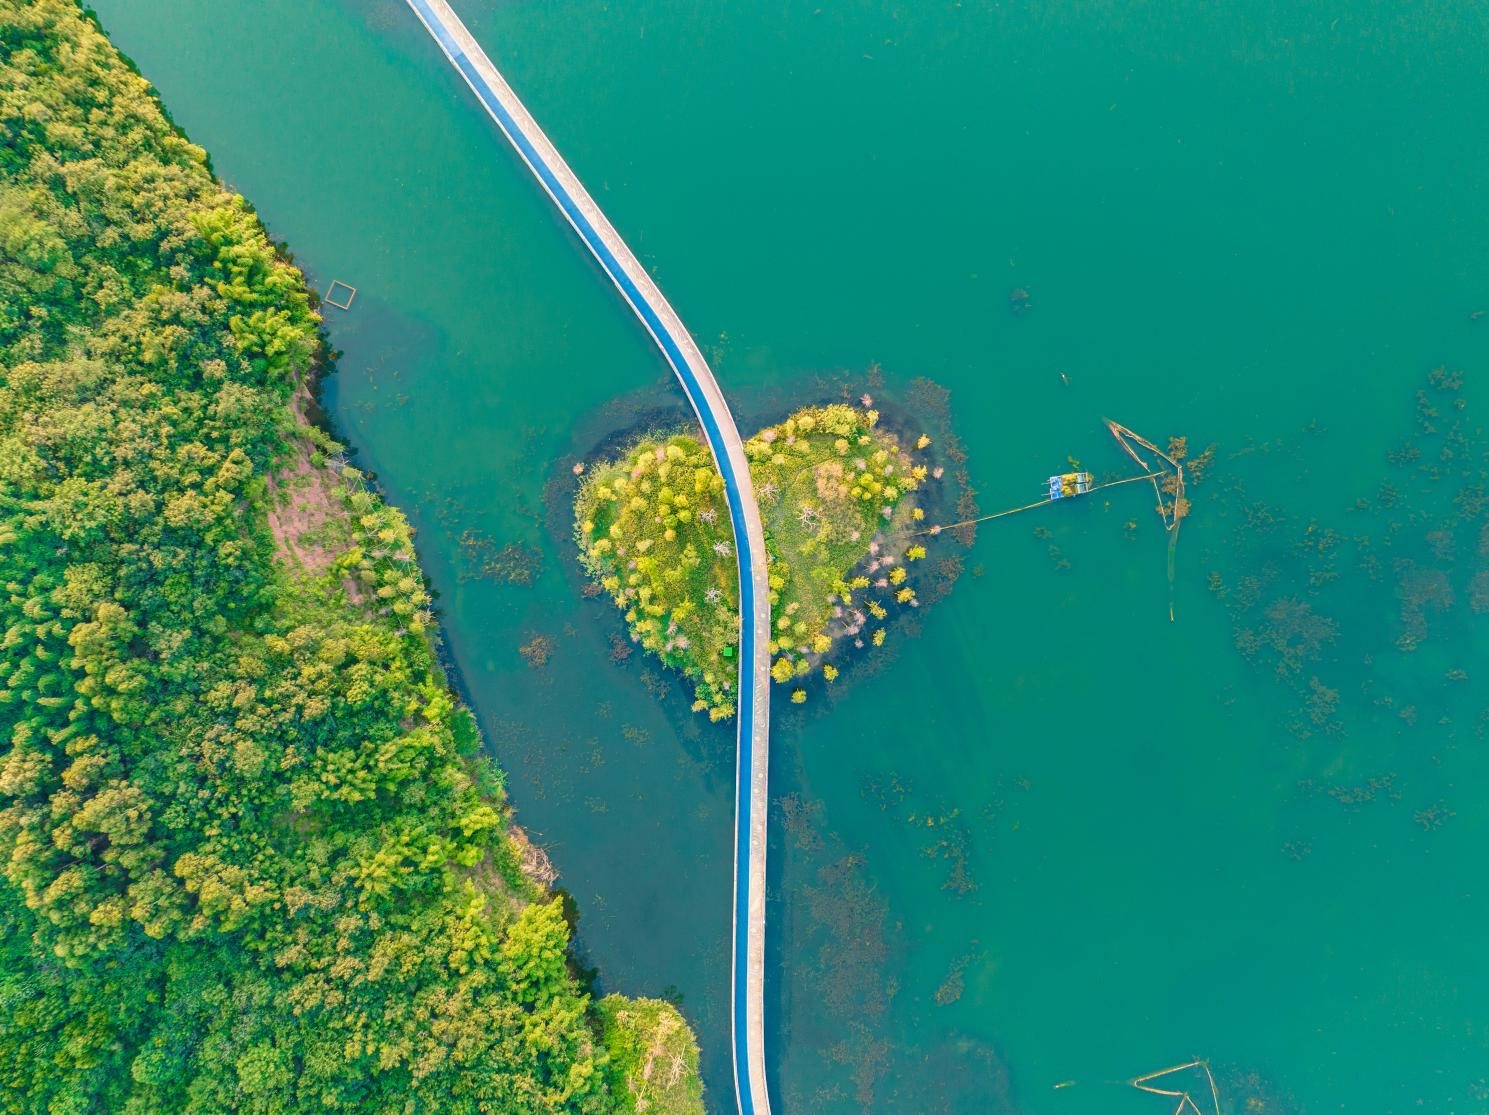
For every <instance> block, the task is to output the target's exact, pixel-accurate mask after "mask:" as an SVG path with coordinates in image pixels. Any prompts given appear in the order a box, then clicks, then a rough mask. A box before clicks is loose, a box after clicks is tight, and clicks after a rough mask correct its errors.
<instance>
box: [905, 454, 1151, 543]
mask: <svg viewBox="0 0 1489 1115" xmlns="http://www.w3.org/2000/svg"><path fill="white" fill-rule="evenodd" d="M1162 475H1163V472H1162V471H1161V470H1160V471H1158V472H1147V473H1144V474H1143V475H1142V476H1128V477H1125V478H1124V479H1122V480H1113V481H1110V482H1109V483H1106V484H1097V485H1096V487H1094V488H1092V489H1091V490H1090V491H1087V492H1082V493H1081V495H1091V494H1093V493H1095V492H1099V491H1102V490H1103V489H1105V488H1120V487H1121V486H1122V485H1123V484H1136V483H1137V482H1138V481H1140V480H1153V479H1154V478H1155V477H1159V476H1162ZM1073 498H1074V497H1073V496H1061V497H1059V499H1042V500H1040V501H1039V502H1038V503H1026V504H1024V506H1022V507H1013V508H1010V509H1009V510H1007V511H998V512H995V513H994V514H992V515H980V516H978V517H977V518H975V519H963V520H962V521H961V522H959V523H943V524H942V525H941V526H934V527H931V528H929V529H927V530H918V531H916V532H915V533H914V534H912V535H911V537H912V538H920V537H923V536H924V535H927V534H940V533H941V532H942V531H943V530H955V529H956V528H957V527H969V526H972V525H973V524H974V523H986V522H989V521H991V520H993V519H1001V518H1003V517H1004V516H1005V515H1017V514H1018V513H1019V512H1020V511H1032V510H1034V508H1036V507H1044V506H1046V505H1047V504H1051V503H1059V502H1060V499H1073Z"/></svg>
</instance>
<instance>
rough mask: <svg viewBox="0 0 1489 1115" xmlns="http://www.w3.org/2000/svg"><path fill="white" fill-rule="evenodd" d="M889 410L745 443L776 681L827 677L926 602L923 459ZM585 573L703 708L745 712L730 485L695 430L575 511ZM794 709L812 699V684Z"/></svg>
mask: <svg viewBox="0 0 1489 1115" xmlns="http://www.w3.org/2000/svg"><path fill="white" fill-rule="evenodd" d="M878 419H879V416H878V414H877V413H876V412H875V411H873V410H867V409H862V410H861V409H859V408H856V407H851V406H847V405H844V404H833V405H829V406H822V407H811V408H808V409H805V410H800V411H797V412H796V413H795V414H793V415H791V417H789V418H787V419H786V420H785V421H784V422H781V423H779V424H778V425H774V426H768V427H766V428H765V429H763V430H761V431H760V432H759V433H757V434H755V435H754V436H753V437H752V438H750V439H749V440H748V441H747V442H745V455H746V456H747V457H748V458H749V462H750V477H751V479H752V480H753V481H754V486H755V497H756V499H757V500H758V501H759V504H760V514H761V518H762V520H763V521H764V525H765V544H766V549H767V551H768V552H769V557H770V567H769V572H770V604H771V624H772V634H773V636H774V638H773V639H772V641H771V644H770V652H771V655H772V657H773V659H774V661H773V665H772V668H771V676H772V677H774V678H775V680H776V681H777V682H779V683H781V684H789V683H791V682H792V681H794V680H798V679H804V678H806V676H807V675H809V674H811V673H812V672H813V671H820V673H821V675H822V677H823V678H824V679H825V680H827V681H829V682H831V681H832V680H833V679H834V678H836V677H837V674H838V671H837V668H836V667H835V666H834V665H833V664H832V663H831V662H829V661H828V660H827V656H828V655H829V654H831V653H832V651H833V649H834V647H836V646H837V645H838V644H839V642H840V640H843V639H851V640H853V642H854V643H855V645H857V646H860V647H861V646H863V645H864V642H865V638H864V633H865V629H866V628H867V629H868V640H869V641H872V642H873V643H874V645H876V646H877V645H879V644H882V643H883V642H884V635H885V632H884V627H883V626H882V621H883V620H884V619H885V618H886V617H887V615H888V609H889V608H890V607H892V606H895V605H901V606H912V607H913V606H915V605H916V604H917V601H916V599H915V590H914V589H913V588H911V587H910V586H909V585H908V584H906V583H905V582H906V576H907V575H906V571H905V566H904V563H905V562H906V561H915V560H917V559H919V558H923V557H924V556H925V548H924V547H923V546H920V545H917V544H915V541H914V532H915V531H916V529H917V526H916V524H917V523H918V522H919V521H920V520H921V519H922V518H923V517H924V512H923V511H922V510H921V508H920V507H919V506H918V505H917V503H916V499H915V492H916V491H917V489H919V488H920V487H921V485H922V484H923V483H924V482H925V481H926V480H927V479H928V478H929V468H928V466H927V465H926V464H925V463H923V462H922V461H919V460H917V459H916V456H915V454H917V453H919V452H921V451H924V450H925V448H926V447H927V446H928V445H929V444H930V438H929V437H927V436H925V435H923V434H922V435H921V436H920V437H919V438H918V439H917V441H916V442H915V444H914V446H910V447H907V446H904V445H902V444H900V439H899V438H898V437H897V436H896V435H895V434H894V433H893V432H891V431H888V430H885V429H883V428H881V427H880V426H879V425H878ZM574 509H575V537H576V540H577V541H578V543H579V549H580V560H581V562H582V564H583V565H584V568H585V570H586V571H587V572H588V573H589V574H590V576H592V577H593V578H594V579H595V581H596V582H597V583H599V584H600V585H601V586H603V588H604V589H605V591H606V592H608V593H609V594H610V596H611V599H613V600H614V601H615V603H616V605H617V606H618V607H619V608H621V609H622V610H623V611H624V612H625V617H626V622H627V624H628V625H629V626H630V629H631V636H632V638H634V639H635V640H636V641H637V642H639V643H640V644H641V645H642V646H643V647H645V648H646V649H647V650H649V651H651V652H652V653H653V654H656V655H657V656H658V657H659V658H661V659H662V661H663V662H665V663H666V664H667V665H669V666H673V667H675V668H677V669H679V670H681V671H682V672H683V673H684V674H685V675H687V677H688V678H689V679H691V681H692V682H693V685H694V690H695V698H696V699H695V701H694V703H693V708H694V710H695V711H698V712H703V711H705V710H706V711H707V712H708V714H709V717H710V718H711V719H713V720H723V719H726V718H728V717H730V716H732V715H733V714H734V710H735V696H736V694H735V680H734V679H735V677H736V675H737V673H738V657H737V655H738V640H739V593H738V581H737V577H738V573H737V567H736V558H735V554H734V532H733V530H732V528H731V526H730V523H729V511H728V508H727V506H726V505H725V502H724V481H723V478H722V477H721V476H720V475H719V471H718V469H717V467H715V465H714V460H713V457H712V455H711V454H710V453H709V451H708V447H707V445H705V444H704V442H703V441H702V440H701V438H700V437H698V436H697V435H696V434H695V433H690V432H675V433H670V434H668V433H654V434H650V435H647V436H645V437H642V438H640V439H638V440H637V441H636V442H634V443H633V444H632V445H630V446H629V447H628V448H627V449H626V450H625V451H624V452H622V453H621V454H620V455H619V456H617V457H616V458H615V459H613V460H610V461H605V462H601V463H600V464H598V465H596V466H594V467H592V468H591V469H589V470H588V472H587V473H586V474H585V476H584V479H583V481H582V482H581V484H580V487H579V493H578V496H577V497H576V499H575V504H574ZM791 699H792V700H793V701H796V702H798V703H800V702H802V701H805V700H806V690H805V689H804V688H802V687H801V686H800V684H798V685H797V686H796V687H795V688H794V689H793V691H792V694H791Z"/></svg>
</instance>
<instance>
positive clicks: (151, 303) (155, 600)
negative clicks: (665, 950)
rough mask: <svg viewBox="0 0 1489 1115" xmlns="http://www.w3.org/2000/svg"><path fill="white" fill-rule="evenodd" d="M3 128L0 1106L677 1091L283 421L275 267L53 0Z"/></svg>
mask: <svg viewBox="0 0 1489 1115" xmlns="http://www.w3.org/2000/svg"><path fill="white" fill-rule="evenodd" d="M0 129H3V135H4V137H5V139H4V142H3V143H0V871H3V875H0V1110H4V1111H6V1112H16V1113H21V1112H26V1113H30V1112H48V1113H53V1115H58V1113H64V1112H65V1113H72V1115H84V1113H92V1112H98V1113H103V1112H110V1113H126V1115H129V1113H136V1115H146V1113H149V1115H155V1113H161V1112H214V1113H215V1112H223V1111H237V1112H256V1113H274V1112H298V1111H311V1110H317V1111H319V1110H325V1111H341V1112H364V1111H365V1112H374V1111H375V1112H405V1113H414V1112H493V1113H495V1112H500V1113H515V1112H558V1111H565V1112H568V1111H575V1112H608V1111H641V1110H646V1111H650V1112H659V1111H666V1112H679V1113H681V1112H698V1111H701V1110H702V1104H701V1096H700V1087H699V1083H698V1078H697V1047H696V1045H695V1043H694V1041H693V1038H692V1035H691V1034H690V1033H689V1031H688V1029H687V1026H686V1024H685V1023H684V1022H683V1021H682V1019H681V1017H680V1016H679V1015H678V1014H677V1012H676V1011H675V1009H674V1008H673V1007H672V1006H670V1005H669V1004H666V1003H661V1002H641V1003H632V1002H629V1001H626V1000H621V999H617V998H614V997H611V998H609V999H606V1000H605V1001H604V1002H603V1003H595V1002H593V1001H592V999H591V997H590V996H589V995H588V993H587V992H586V990H585V989H584V987H583V986H582V985H581V983H580V982H578V981H577V980H576V979H575V978H574V976H573V974H572V973H571V970H570V964H569V962H568V958H567V946H568V939H569V929H568V925H567V923H566V920H565V917H564V914H563V910H562V908H561V905H560V904H559V903H558V902H557V901H556V900H553V899H551V898H550V896H549V895H548V894H547V893H546V891H544V890H543V889H542V888H541V887H540V886H539V885H538V884H537V883H535V882H534V881H533V879H532V877H531V875H530V874H529V873H528V872H525V871H524V860H526V859H530V858H531V856H532V854H533V853H532V851H531V849H530V846H528V845H526V844H525V842H523V841H522V840H521V839H519V837H518V835H517V833H516V830H515V829H514V828H513V826H512V825H511V822H510V816H509V812H510V811H509V809H508V807H507V805H506V804H505V802H504V798H503V791H502V775H501V772H500V771H499V770H498V769H497V768H496V767H495V766H494V765H493V764H492V763H491V762H490V761H489V760H488V759H487V758H486V756H485V755H484V753H483V750H482V746H481V739H480V735H479V733H478V731H477V728H476V724H475V721H474V719H473V717H472V716H471V714H470V713H469V712H468V711H467V710H466V709H465V708H463V707H462V706H461V705H460V703H459V702H458V701H457V700H456V698H455V697H454V696H453V695H452V693H451V691H450V689H449V687H448V685H447V684H446V682H445V680H444V677H443V675H442V673H441V670H440V668H439V665H438V661H437V658H436V648H435V644H434V639H435V625H434V620H433V617H432V615H431V610H430V607H431V605H430V596H429V593H428V590H427V589H426V587H425V583H424V579H423V577H422V575H421V573H420V570H419V567H418V565H417V563H416V560H415V553H414V547H413V542H412V538H411V536H410V531H409V527H408V525H407V523H406V522H405V520H404V519H403V517H402V516H401V515H400V514H399V513H398V512H397V511H396V510H395V509H393V508H391V507H389V506H387V505H385V504H384V503H383V502H382V500H381V499H380V498H379V497H378V495H377V494H376V492H375V491H373V490H372V489H371V488H370V487H369V485H368V484H367V482H366V480H365V478H364V477H363V476H362V475H361V474H360V473H359V472H358V471H357V470H356V469H354V468H351V467H349V466H348V465H347V464H346V463H345V459H344V456H343V455H342V453H341V450H340V447H338V446H337V445H336V444H335V443H334V442H333V441H332V440H331V438H330V437H329V436H328V435H327V434H325V433H324V432H322V431H320V430H318V429H317V428H315V427H313V426H312V425H310V424H308V423H307V422H306V421H305V417H304V416H305V414H306V411H307V404H308V400H309V389H310V385H311V380H312V377H313V374H314V371H315V369H316V368H317V366H318V365H319V363H320V361H321V360H322V358H323V355H324V352H323V343H322V338H321V335H320V332H319V323H318V318H317V315H316V312H315V306H314V297H313V296H312V295H311V294H310V293H309V292H308V291H307V289H306V287H305V284H304V280H303V278H302V276H301V275H300V273H299V271H298V270H296V268H295V267H294V266H293V265H292V264H291V262H290V261H289V260H288V259H287V257H286V256H285V254H284V253H283V252H282V251H278V250H276V248H275V247H274V246H273V245H272V244H271V243H270V242H269V240H268V239H267V237H266V235H265V232H264V230H263V228H262V226H261V225H260V223H259V221H258V219H257V218H256V216H255V214H254V213H253V211H252V210H251V209H250V208H249V206H248V205H247V204H246V203H245V202H244V200H243V199H242V198H240V197H237V196H234V195H233V194H231V193H229V192H227V191H226V190H224V189H223V188H222V187H221V185H220V184H219V183H218V182H217V181H216V180H215V179H214V177H213V175H212V173H211V170H210V166H209V164H208V160H207V157H206V155H205V154H204V153H203V152H202V151H201V150H200V149H199V148H197V147H195V146H193V145H192V144H191V143H190V142H188V141H187V140H186V139H185V138H184V137H183V136H182V135H181V134H180V133H179V132H178V130H177V129H176V128H175V127H174V126H173V125H172V124H171V123H170V121H169V120H168V118H167V117H166V116H165V114H164V112H163V110H162V109H161V107H160V105H159V104H158V103H157V101H156V100H155V98H154V96H153V95H152V93H151V91H150V89H149V87H148V85H147V84H146V83H145V81H144V80H143V79H141V78H140V77H139V76H138V75H137V74H136V73H135V72H134V71H133V70H132V68H131V67H130V66H129V65H128V63H127V62H126V61H125V60H124V59H123V58H122V57H121V56H120V55H119V54H118V53H117V52H116V51H115V50H114V49H113V48H112V46H111V45H110V44H109V43H108V41H107V40H106V38H105V37H104V36H103V34H102V33H101V31H100V30H99V29H98V27H97V26H96V25H95V23H94V22H93V21H92V20H91V18H90V17H88V16H86V15H85V14H84V13H83V12H82V11H81V10H80V9H79V8H78V7H77V6H76V5H75V4H74V3H72V2H71V0H19V2H13V3H8V4H6V5H4V6H3V7H0Z"/></svg>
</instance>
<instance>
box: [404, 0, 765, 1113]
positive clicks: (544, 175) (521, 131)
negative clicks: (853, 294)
mask: <svg viewBox="0 0 1489 1115" xmlns="http://www.w3.org/2000/svg"><path fill="white" fill-rule="evenodd" d="M408 5H409V7H411V8H412V9H413V10H414V12H415V14H416V15H418V17H419V20H420V21H421V22H422V23H423V24H424V26H425V27H426V28H427V29H428V31H429V33H430V35H432V36H433V37H434V40H435V41H436V42H437V43H438V44H439V47H440V50H441V51H443V52H444V55H445V57H446V58H447V59H448V60H449V62H450V64H451V65H452V66H454V67H455V69H456V71H457V72H458V73H459V74H460V76H461V77H462V78H464V80H465V83H466V84H467V85H469V86H470V88H471V91H472V92H474V93H475V95H476V98H477V99H478V100H479V101H480V102H481V104H482V106H483V107H484V108H485V109H486V111H487V113H489V114H490V116H491V118H492V119H493V120H495V121H496V124H497V127H499V128H500V129H501V131H502V133H503V134H504V135H505V136H506V137H507V139H508V140H509V141H510V142H511V144H512V146H513V147H515V148H516V149H517V153H518V154H519V155H521V156H522V161H523V162H525V163H526V164H527V166H528V169H529V170H531V171H532V172H533V175H534V176H535V177H536V178H537V180H538V182H539V184H541V185H542V187H543V189H544V191H545V192H546V193H547V194H548V196H549V197H550V198H552V199H553V203H554V204H555V205H557V206H558V208H559V210H560V211H561V212H562V213H563V215H564V217H565V219H566V220H567V221H568V222H569V224H570V225H571V226H572V227H573V229H574V231H575V232H577V233H578V234H579V238H580V239H581V240H582V241H584V246H585V247H586V248H588V249H589V251H590V252H591V254H593V255H594V257H595V259H596V260H598V261H599V264H600V267H601V268H602V269H603V270H604V272H605V274H606V275H607V276H608V277H609V278H610V281H611V282H612V283H614V284H615V287H616V289H617V290H618V291H620V295H621V297H622V298H624V299H625V300H626V302H627V303H628V304H629V305H630V307H631V309H632V310H634V311H635V313H636V316H637V317H638V318H640V319H641V323H642V325H644V326H645V327H646V331H647V332H648V333H650V334H651V336H652V339H653V340H655V341H656V343H657V347H658V348H660V349H661V350H662V355H663V356H665V357H666V359H667V362H668V363H669V364H670V365H671V366H672V370H673V371H674V372H676V373H677V378H678V381H679V382H680V383H681V384H682V388H683V392H684V393H685V394H686V395H687V397H688V402H689V403H691V404H692V407H693V410H694V412H695V413H696V414H697V416H698V422H699V424H700V425H701V426H702V427H703V433H704V436H705V437H706V438H707V440H708V445H709V448H710V449H711V450H712V451H713V456H714V460H715V461H716V462H717V464H718V467H719V472H720V473H721V474H722V475H723V477H724V486H725V493H726V496H727V499H728V503H729V516H730V519H731V522H732V524H733V528H734V538H735V550H736V553H737V557H738V562H739V601H740V656H739V701H738V707H739V714H738V760H737V768H736V774H735V822H734V829H735V833H734V917H733V922H734V930H733V955H732V960H731V981H730V982H731V1011H730V1014H731V1020H732V1026H733V1039H732V1042H731V1050H732V1054H733V1061H734V1088H735V1094H736V1097H737V1100H738V1104H739V1110H740V1112H741V1115H768V1113H769V1111H770V1099H769V1096H768V1094H767V1090H766V1080H765V1017H764V1016H765V835H766V809H767V806H768V788H767V777H768V770H769V760H770V746H769V745H770V654H769V649H768V644H769V641H770V588H769V584H768V580H767V575H766V562H767V557H766V550H765V532H764V529H763V528H762V526H761V523H760V509H759V506H758V505H757V504H756V502H755V493H754V488H753V486H752V485H751V483H750V470H749V465H748V463H747V462H746V460H745V454H744V443H743V442H742V441H741V440H740V436H739V430H738V428H737V427H736V426H735V423H734V416H733V415H732V414H731V413H730V411H729V404H728V402H727V401H726V400H725V399H724V394H723V392H722V391H720V390H719V385H718V382H717V381H716V380H715V379H714V376H713V372H712V371H710V370H709V367H708V363H707V361H705V360H704V359H703V354H702V352H700V351H699V349H698V346H697V344H696V343H695V342H694V341H693V338H692V335H691V334H689V332H688V331H687V329H686V328H684V326H683V324H682V321H681V319H679V318H678V316H677V314H676V312H674V311H673V309H672V307H671V306H670V305H669V304H668V302H667V299H666V298H664V297H663V296H662V292H661V291H660V290H659V289H658V288H657V285H656V284H655V283H654V282H652V280H651V277H650V276H649V275H647V273H646V270H645V269H644V268H643V267H642V266H641V263H640V262H639V261H638V260H637V259H636V257H635V256H634V255H633V254H632V253H631V250H630V249H629V248H628V247H626V245H625V242H624V241H623V240H621V238H620V236H619V234H618V233H616V231H615V229H614V228H613V227H612V226H611V224H610V222H609V221H608V220H606V219H605V215H604V214H603V213H602V212H600V208H599V206H597V205H596V204H595V202H594V199H593V198H591V197H590V195H589V193H588V191H586V190H585V188H584V186H583V185H582V184H581V183H580V181H579V179H578V178H577V177H576V176H575V175H574V172H573V171H571V170H570V169H569V166H568V164H567V163H565V162H564V160H563V158H562V156H560V155H559V153H558V150H557V149H556V148H555V147H554V146H553V144H552V143H551V142H549V140H548V137H547V136H546V135H544V134H543V130H542V129H541V128H539V127H538V124H537V122H536V121H535V120H534V119H533V118H532V115H531V114H530V113H529V112H528V111H527V109H526V108H525V107H524V106H523V104H522V102H521V101H520V100H519V99H518V98H517V95H516V94H515V93H514V92H513V91H512V88H511V86H509V85H508V84H507V83H506V81H505V80H504V79H503V78H502V76H501V74H500V73H498V72H497V69H496V67H495V66H494V65H492V63H491V60H490V59H489V58H487V57H486V53H485V51H483V50H482V49H481V45H480V44H479V43H478V42H476V40H475V39H474V38H473V37H472V36H471V34H470V32H469V31H467V30H466V27H465V24H464V23H462V22H461V21H460V17H459V16H457V15H456V14H455V12H454V11H453V10H452V9H451V8H450V5H449V4H448V3H446V2H445V0H408Z"/></svg>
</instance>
